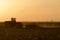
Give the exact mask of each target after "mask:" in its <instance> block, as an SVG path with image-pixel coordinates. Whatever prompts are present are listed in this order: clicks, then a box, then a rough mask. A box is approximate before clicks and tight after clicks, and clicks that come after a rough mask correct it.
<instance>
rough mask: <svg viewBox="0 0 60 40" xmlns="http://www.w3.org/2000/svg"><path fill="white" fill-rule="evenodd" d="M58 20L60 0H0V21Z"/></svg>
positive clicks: (59, 18) (59, 16)
mask: <svg viewBox="0 0 60 40" xmlns="http://www.w3.org/2000/svg"><path fill="white" fill-rule="evenodd" d="M11 17H16V18H17V21H50V20H54V21H60V0H0V21H5V20H10V18H11Z"/></svg>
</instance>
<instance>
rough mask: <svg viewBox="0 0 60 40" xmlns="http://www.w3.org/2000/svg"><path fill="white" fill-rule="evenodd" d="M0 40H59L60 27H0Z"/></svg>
mask: <svg viewBox="0 0 60 40" xmlns="http://www.w3.org/2000/svg"><path fill="white" fill-rule="evenodd" d="M0 40H60V28H39V27H34V28H16V27H5V26H1V27H0Z"/></svg>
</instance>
